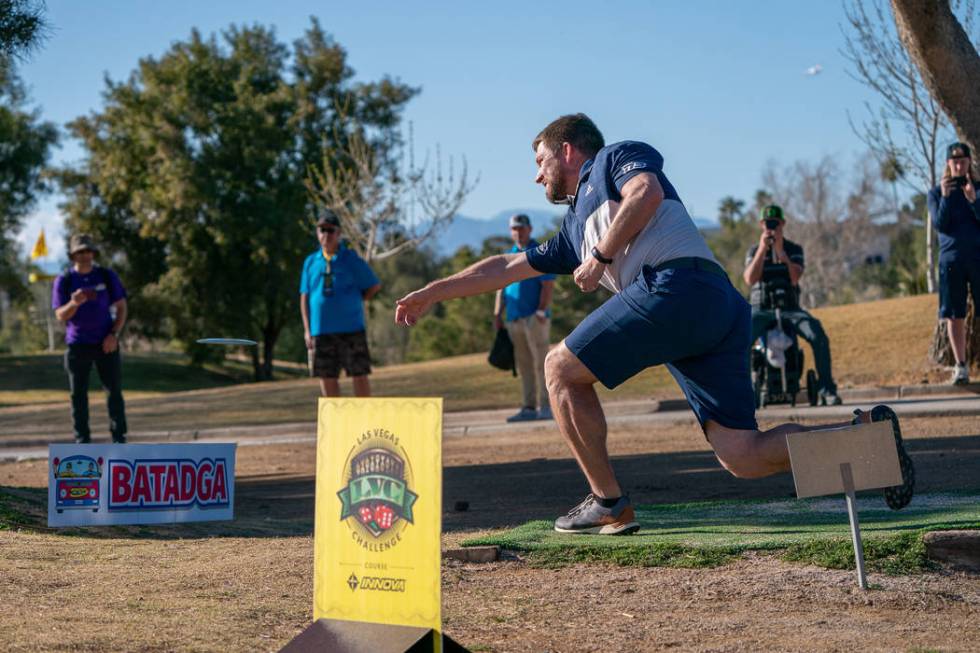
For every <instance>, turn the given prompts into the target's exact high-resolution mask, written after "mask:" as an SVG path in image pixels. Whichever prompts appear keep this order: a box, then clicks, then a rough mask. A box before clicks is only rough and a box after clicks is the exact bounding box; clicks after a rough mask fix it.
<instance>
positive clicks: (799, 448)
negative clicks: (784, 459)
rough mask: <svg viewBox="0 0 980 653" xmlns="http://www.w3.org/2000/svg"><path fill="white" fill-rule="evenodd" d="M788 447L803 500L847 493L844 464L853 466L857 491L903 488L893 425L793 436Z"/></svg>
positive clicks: (799, 493) (850, 427) (841, 429)
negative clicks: (842, 474)
mask: <svg viewBox="0 0 980 653" xmlns="http://www.w3.org/2000/svg"><path fill="white" fill-rule="evenodd" d="M786 444H787V445H788V446H789V458H790V463H791V464H792V466H793V480H794V481H795V482H796V496H797V497H799V498H800V499H803V498H806V497H819V496H824V495H827V494H841V493H843V492H845V488H844V482H843V480H842V478H841V464H842V463H848V464H849V465H850V466H851V474H852V475H853V478H854V490H856V491H860V490H873V489H875V488H881V487H892V486H894V485H901V484H902V468H901V466H900V465H899V462H898V449H897V448H896V446H895V435H894V434H893V433H892V424H891V422H889V421H884V422H873V423H871V424H859V425H856V426H845V427H841V428H836V429H820V430H818V431H802V432H800V433H790V434H789V435H787V436H786Z"/></svg>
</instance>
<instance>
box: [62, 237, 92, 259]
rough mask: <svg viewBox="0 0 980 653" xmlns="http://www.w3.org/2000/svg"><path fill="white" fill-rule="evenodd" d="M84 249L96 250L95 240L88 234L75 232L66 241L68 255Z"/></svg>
mask: <svg viewBox="0 0 980 653" xmlns="http://www.w3.org/2000/svg"><path fill="white" fill-rule="evenodd" d="M85 250H91V251H93V252H98V251H99V248H98V247H96V246H95V240H93V239H92V237H91V236H90V235H88V234H75V235H74V236H72V237H71V240H69V241H68V256H74V255H75V254H77V253H79V252H84V251H85Z"/></svg>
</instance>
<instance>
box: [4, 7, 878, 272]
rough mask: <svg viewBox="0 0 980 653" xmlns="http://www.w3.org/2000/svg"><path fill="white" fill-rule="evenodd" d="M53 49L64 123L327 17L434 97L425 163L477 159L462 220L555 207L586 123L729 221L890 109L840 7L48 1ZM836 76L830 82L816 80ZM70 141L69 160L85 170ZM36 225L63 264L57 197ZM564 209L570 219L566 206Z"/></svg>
mask: <svg viewBox="0 0 980 653" xmlns="http://www.w3.org/2000/svg"><path fill="white" fill-rule="evenodd" d="M47 11H48V18H49V20H50V22H51V23H52V25H53V31H52V34H51V37H50V39H49V40H48V41H47V43H45V44H44V46H43V47H42V48H41V49H40V50H39V51H38V52H37V53H36V54H34V55H33V57H32V59H31V60H30V61H29V62H28V63H26V64H25V65H23V66H22V67H21V74H22V76H23V78H24V80H25V81H26V82H27V83H28V85H29V86H30V88H31V93H32V99H33V101H34V102H35V103H36V104H37V105H39V106H40V107H41V109H42V112H43V115H44V117H45V118H46V119H47V120H52V121H54V122H56V123H58V124H59V125H63V124H64V123H66V122H67V121H69V120H71V119H72V118H74V117H76V116H78V115H81V114H84V113H87V112H90V111H93V110H96V109H99V108H100V107H101V102H102V99H101V93H102V90H103V88H104V83H103V78H104V76H105V75H108V76H109V77H111V78H113V79H117V80H118V79H122V78H124V77H126V76H127V75H128V74H129V73H130V72H131V71H132V70H133V69H134V68H135V66H136V63H137V61H138V59H139V58H140V57H143V56H146V55H159V54H161V53H163V52H164V51H166V50H167V49H168V47H169V45H170V44H171V43H172V42H174V41H176V40H183V39H186V38H187V37H188V35H189V34H190V31H191V29H192V28H194V27H197V28H198V29H199V30H200V31H201V32H202V33H205V34H209V33H212V32H216V31H219V30H221V29H223V28H225V27H227V26H228V25H229V24H232V23H237V24H253V23H259V24H264V25H273V26H275V27H276V30H277V34H278V35H279V38H280V39H281V40H283V41H287V42H291V41H292V40H293V39H295V38H297V37H299V36H300V35H301V34H302V32H303V30H304V29H305V28H306V27H307V26H308V25H309V17H310V16H311V15H315V16H317V17H319V19H320V21H321V24H322V25H323V27H324V29H325V30H327V31H328V32H329V33H330V34H331V35H332V36H333V37H334V38H335V39H336V40H337V41H338V42H339V43H340V44H341V45H343V46H344V47H345V48H346V49H347V52H348V55H349V59H348V61H349V64H350V65H351V66H352V67H353V68H354V70H355V71H356V73H357V78H358V79H362V80H374V79H378V78H379V77H381V76H382V75H385V74H388V75H391V76H393V77H397V78H399V79H401V81H403V82H405V83H408V84H411V85H414V86H420V87H421V89H422V93H421V95H419V96H418V97H417V98H416V99H415V100H413V101H412V102H411V103H410V104H409V107H408V109H407V112H406V114H405V117H406V119H407V120H411V121H412V122H413V124H414V128H415V141H416V151H417V153H421V152H424V150H426V149H427V148H428V149H432V148H434V147H435V146H436V145H437V144H438V145H439V146H440V147H441V149H442V152H443V154H444V155H448V154H453V155H455V156H457V157H458V156H460V155H465V157H466V159H467V161H468V163H469V166H470V169H471V171H476V172H479V174H480V183H479V185H478V186H477V188H476V189H475V190H474V191H473V192H472V193H471V194H470V196H469V198H468V200H467V202H466V204H465V205H464V206H463V207H462V210H461V213H463V214H465V215H468V216H473V217H489V216H492V215H494V214H497V213H498V212H500V211H501V210H504V209H509V208H516V207H523V208H529V209H549V208H550V206H549V205H548V203H547V202H546V201H545V200H544V197H543V194H542V192H541V188H540V187H538V186H535V185H534V183H533V177H534V173H535V169H534V161H533V154H532V153H531V149H530V141H531V139H532V138H533V136H534V135H535V134H536V133H537V131H539V130H540V129H541V128H542V127H543V126H544V125H545V124H547V123H548V122H549V121H550V120H551V119H553V118H555V117H557V116H558V115H561V114H564V113H570V112H575V111H584V112H585V113H587V114H589V115H590V116H591V117H592V118H593V119H594V120H595V121H596V123H597V124H598V125H599V127H600V129H601V130H602V131H603V133H604V135H605V137H606V141H607V142H614V141H617V140H623V139H637V140H645V141H647V142H649V143H651V144H652V145H654V146H655V147H656V148H658V149H659V150H660V151H661V152H662V153H663V154H664V156H665V159H666V164H665V172H666V174H667V176H668V177H669V178H670V179H671V181H672V183H673V184H674V186H675V187H676V188H677V190H678V193H679V194H680V196H681V198H682V199H683V200H684V201H685V203H686V204H687V206H688V208H689V210H691V211H692V213H693V214H694V215H696V216H701V217H707V218H713V217H714V215H715V211H716V208H717V206H718V202H719V200H720V199H721V198H722V197H724V196H726V195H735V196H736V197H741V198H745V199H750V198H751V196H752V195H753V193H754V192H755V190H756V189H757V188H758V187H759V186H760V183H761V179H760V177H761V172H762V169H763V167H764V165H765V164H766V162H767V161H768V160H770V159H773V160H776V161H778V162H781V163H786V164H789V163H791V162H792V161H794V160H797V159H808V160H814V159H818V158H820V157H822V156H824V155H832V156H838V157H841V158H842V159H845V160H846V161H848V162H849V161H851V160H852V159H853V158H854V157H855V156H857V155H859V153H860V152H861V151H862V146H861V144H860V143H859V142H858V141H857V139H856V138H855V137H854V135H853V133H852V132H851V129H850V127H849V126H848V121H847V111H851V113H852V114H854V115H856V116H861V115H863V111H864V109H863V103H864V102H865V101H866V100H873V97H872V96H871V95H870V93H869V92H868V91H866V90H865V89H864V88H863V87H862V86H861V85H860V84H858V83H857V82H856V81H854V80H852V79H851V78H850V77H849V76H848V75H847V72H846V71H847V63H846V61H845V60H844V59H843V57H842V56H841V54H840V49H841V48H842V46H843V36H842V34H841V24H842V23H843V21H844V14H843V9H842V7H841V4H840V3H839V2H837V1H835V0H826V1H821V2H813V1H812V0H809V1H802V0H783V1H778V2H777V1H765V2H764V1H753V2H748V1H746V2H731V1H730V0H728V1H720V0H719V1H716V0H698V1H696V2H684V3H682V2H666V1H657V2H638V1H634V2H616V1H613V2H606V3H599V2H594V1H593V2H565V3H560V4H559V3H532V2H526V1H525V2H510V1H498V2H494V3H467V2H454V3H450V2H423V1H418V2H388V1H383V0H379V1H376V2H371V3H351V2H334V1H329V2H328V1H320V2H314V1H301V0H279V1H277V2H269V1H268V0H262V1H259V0H235V1H231V0H210V1H209V2H200V1H199V0H198V1H194V2H191V1H185V0H168V1H167V2H156V3H152V2H147V1H139V2H136V1H130V2H122V1H109V0H103V1H100V2H77V0H48V2H47ZM814 64H821V65H822V66H823V72H822V73H821V74H820V75H817V76H807V75H805V74H804V71H805V70H806V69H807V68H808V67H810V66H812V65H814ZM81 156H83V152H82V150H81V149H80V148H79V147H78V146H77V144H75V143H74V142H72V141H71V140H69V139H67V138H66V139H64V142H63V144H62V146H61V148H60V149H59V151H58V152H57V153H56V155H55V162H65V161H72V160H77V159H79V158H80V157H81ZM57 199H58V198H57V197H52V198H49V199H47V200H46V201H44V202H43V203H42V204H41V205H40V206H39V207H38V210H37V212H36V213H35V214H34V215H33V216H32V217H31V218H30V219H28V220H27V222H26V226H25V229H24V230H23V232H22V233H21V234H20V240H21V242H23V243H25V244H28V245H29V244H30V243H32V242H33V240H34V239H35V238H36V237H37V233H38V231H39V229H40V227H41V226H42V225H44V226H45V229H46V232H47V235H48V243H49V247H51V249H52V250H54V255H55V256H58V255H59V254H60V253H61V252H63V246H64V243H63V239H64V236H63V235H62V233H61V229H60V223H61V218H60V215H59V214H58V211H57V207H56V202H57ZM555 212H556V213H559V212H560V210H558V209H556V210H555Z"/></svg>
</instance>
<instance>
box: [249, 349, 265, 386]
mask: <svg viewBox="0 0 980 653" xmlns="http://www.w3.org/2000/svg"><path fill="white" fill-rule="evenodd" d="M248 349H249V351H251V353H252V378H253V379H254V380H256V381H261V380H262V365H261V361H260V360H259V348H258V347H249V348H248Z"/></svg>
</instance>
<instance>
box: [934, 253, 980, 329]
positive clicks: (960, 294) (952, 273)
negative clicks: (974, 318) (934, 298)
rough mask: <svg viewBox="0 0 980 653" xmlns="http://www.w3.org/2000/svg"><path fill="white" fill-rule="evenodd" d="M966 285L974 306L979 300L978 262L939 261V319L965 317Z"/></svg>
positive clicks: (979, 278)
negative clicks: (971, 295)
mask: <svg viewBox="0 0 980 653" xmlns="http://www.w3.org/2000/svg"><path fill="white" fill-rule="evenodd" d="M967 285H969V287H970V292H971V293H972V294H973V305H974V306H976V305H977V303H978V300H980V260H978V259H965V260H960V259H957V260H952V261H949V260H947V261H939V317H941V318H943V317H951V318H962V317H966V293H967Z"/></svg>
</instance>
